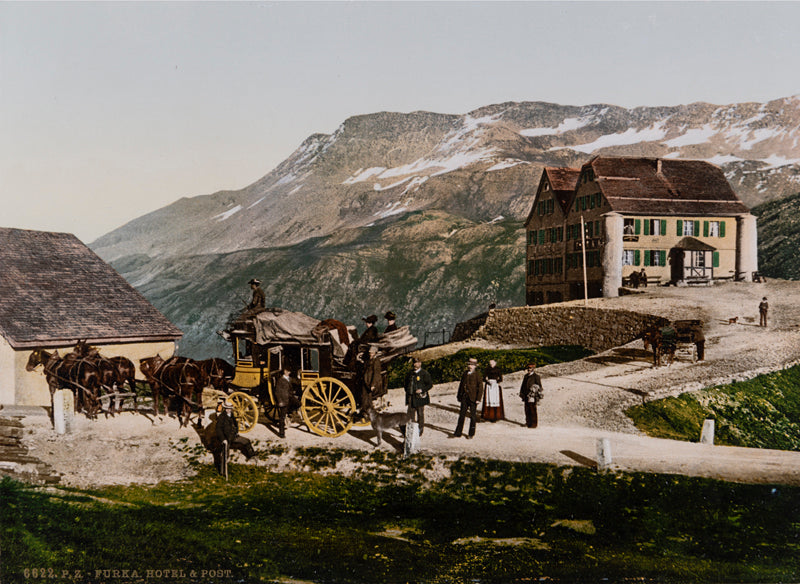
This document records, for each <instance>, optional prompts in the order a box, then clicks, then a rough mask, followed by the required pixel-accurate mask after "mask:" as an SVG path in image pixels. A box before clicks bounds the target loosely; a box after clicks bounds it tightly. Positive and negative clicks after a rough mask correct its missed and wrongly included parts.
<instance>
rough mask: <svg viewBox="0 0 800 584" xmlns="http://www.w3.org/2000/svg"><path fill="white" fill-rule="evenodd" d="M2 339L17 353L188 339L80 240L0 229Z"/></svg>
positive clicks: (68, 235)
mask: <svg viewBox="0 0 800 584" xmlns="http://www.w3.org/2000/svg"><path fill="white" fill-rule="evenodd" d="M0 335H2V336H3V337H4V338H5V339H6V341H7V342H8V343H9V344H10V345H11V346H12V347H13V348H15V349H19V348H32V347H36V346H41V345H45V346H47V345H50V346H53V345H61V344H63V345H68V344H72V343H74V342H76V341H77V340H79V339H85V340H87V341H88V342H90V343H109V342H153V341H175V340H178V339H179V338H180V337H181V336H183V333H182V332H181V331H180V329H178V328H177V327H176V326H175V325H174V324H172V323H171V322H170V321H169V320H167V318H166V317H165V316H164V315H163V314H161V313H160V312H159V311H158V310H156V308H155V307H154V306H153V305H152V304H150V302H148V301H147V299H146V298H145V297H144V296H142V295H141V294H140V293H139V292H137V291H136V289H135V288H134V287H133V286H131V285H130V284H129V283H128V282H127V281H126V280H125V279H124V278H123V277H122V276H120V275H119V274H118V273H117V272H116V271H115V270H114V269H113V268H112V267H111V266H109V265H108V264H107V263H105V262H104V261H103V260H102V259H100V258H99V257H98V256H97V255H96V254H95V253H94V252H93V251H92V250H90V249H89V248H88V247H86V246H85V245H84V244H83V243H81V241H80V240H79V239H78V238H77V237H75V236H74V235H72V234H69V233H51V232H45V231H29V230H24V229H8V228H0Z"/></svg>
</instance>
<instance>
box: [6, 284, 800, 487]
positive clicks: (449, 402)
mask: <svg viewBox="0 0 800 584" xmlns="http://www.w3.org/2000/svg"><path fill="white" fill-rule="evenodd" d="M762 296H767V297H768V298H769V301H770V306H771V311H770V326H768V327H767V328H763V327H759V326H757V323H758V319H757V315H758V311H757V307H758V303H759V301H760V300H761V297H762ZM589 302H590V305H592V306H601V307H602V306H605V307H609V308H612V307H613V308H625V309H628V310H637V311H642V312H647V313H650V314H657V315H662V316H666V317H668V318H671V319H686V318H700V319H702V320H703V321H704V322H705V323H706V339H707V341H706V360H705V361H703V362H698V363H695V364H692V363H688V362H676V363H675V364H673V365H672V366H670V367H659V368H654V367H652V362H651V356H650V354H649V353H647V352H645V351H644V350H643V347H642V345H641V342H640V341H635V342H634V343H631V344H629V345H626V346H624V347H618V348H616V349H613V350H611V351H608V352H606V353H603V354H600V355H595V356H592V357H589V358H587V359H583V360H581V361H577V362H573V363H564V364H558V365H551V366H548V367H543V368H541V369H540V373H541V374H542V377H543V383H544V386H545V397H544V400H543V401H542V403H541V404H540V408H539V416H540V426H539V427H538V428H536V429H528V428H525V426H524V414H523V410H522V403H521V402H520V400H519V398H518V397H517V391H518V388H519V384H520V381H521V378H522V373H521V372H516V373H511V374H508V375H506V376H505V379H504V382H503V384H502V385H503V394H504V402H505V413H506V420H504V421H500V422H497V423H488V422H482V423H480V424H479V426H478V429H477V435H476V437H475V439H473V440H467V439H465V438H452V437H451V434H452V431H453V429H454V427H455V423H456V418H457V415H458V403H457V402H456V399H455V391H456V386H457V384H456V383H446V384H441V385H437V386H436V387H435V388H434V390H433V392H432V402H433V403H432V405H431V406H430V407H428V408H427V409H426V418H427V419H426V422H427V427H426V430H425V433H424V435H423V436H422V451H423V452H426V453H430V454H437V455H444V456H446V457H447V458H448V459H456V458H458V457H464V456H476V457H482V458H497V459H505V460H519V461H531V462H548V463H554V464H558V465H587V466H593V465H595V464H596V462H597V460H598V453H597V448H598V442H599V441H601V440H603V439H605V440H607V443H606V444H607V445H608V451H610V457H611V463H612V468H617V469H620V470H638V471H646V472H660V473H678V474H685V475H691V476H704V477H711V478H720V479H725V480H730V481H739V482H757V483H773V482H774V483H783V484H795V485H797V484H800V452H786V451H774V450H760V449H746V448H733V447H724V446H714V445H708V444H699V443H689V442H679V441H673V440H661V439H654V438H648V437H646V436H644V435H642V434H641V433H640V432H638V431H637V430H636V429H635V428H634V427H633V425H632V423H631V422H630V420H629V419H628V418H626V417H625V415H624V410H625V409H626V408H627V407H629V406H630V405H633V404H636V403H641V401H642V399H643V396H644V398H645V399H656V398H660V397H664V396H667V395H676V394H678V393H681V392H683V391H691V390H695V389H701V388H703V387H708V386H711V385H715V384H720V383H729V382H731V381H733V380H743V379H748V378H751V377H754V376H756V375H758V374H760V373H764V372H768V371H774V370H776V369H782V368H784V367H786V366H789V365H791V364H795V363H797V362H799V361H800V283H798V282H783V281H770V282H767V283H764V284H745V283H729V284H724V285H718V286H714V287H710V288H650V289H648V290H647V291H646V292H645V293H643V294H640V295H635V296H625V297H620V298H615V299H593V300H590V301H589ZM733 317H738V321H737V322H736V323H735V324H729V319H730V318H733ZM460 346H464V345H463V344H461V345H460ZM481 346H492V345H491V343H489V344H488V345H487V343H486V342H482V343H481ZM403 401H404V400H403V396H402V392H401V391H400V390H392V391H390V393H389V396H388V402H389V404H390V407H389V409H390V410H392V411H396V410H400V409H403V408H404V406H403ZM0 414H2V412H0ZM24 423H25V427H26V434H25V439H24V441H25V443H26V444H27V445H28V446H29V447H30V448H31V454H33V455H35V456H37V457H39V458H40V459H42V460H44V461H45V462H47V463H49V464H50V465H52V466H53V467H54V468H55V469H56V470H57V471H59V472H60V473H62V475H63V482H64V483H66V484H71V485H76V486H85V485H99V484H125V483H154V482H158V481H160V480H177V479H180V478H182V477H186V476H189V475H190V474H191V473H192V470H191V467H190V466H189V465H188V463H187V462H186V460H185V456H184V454H182V453H181V451H180V449H179V448H174V447H171V446H170V445H178V446H185V445H187V444H188V445H191V444H194V443H197V442H198V440H197V436H196V434H195V432H194V431H193V430H192V429H191V428H179V427H178V423H177V421H176V420H174V419H170V418H165V419H161V420H156V421H155V423H151V421H150V420H148V419H147V418H145V417H144V416H141V415H134V414H124V415H122V416H118V417H117V418H113V419H107V420H106V419H100V420H97V421H92V422H90V421H88V420H84V419H80V423H79V429H78V431H77V432H76V433H74V434H71V435H68V436H56V435H55V434H54V433H53V431H52V430H51V429H50V427H49V423H48V421H47V418H46V417H45V416H42V415H38V416H28V417H27V418H25V419H24ZM247 436H248V437H249V438H250V439H251V440H253V441H254V442H255V444H256V448H258V447H259V444H261V445H262V446H263V445H264V444H265V443H268V442H277V441H279V439H278V438H277V437H276V435H275V433H274V432H273V431H272V430H271V429H270V428H268V427H266V426H263V425H259V426H257V427H256V428H255V429H253V430H252V431H251V432H250V433H249V434H247ZM698 439H699V436H698ZM280 442H283V443H284V444H285V445H286V446H289V447H298V446H317V447H332V448H352V449H371V448H374V447H375V446H374V444H375V436H374V432H372V431H371V430H370V429H369V428H353V429H352V430H351V431H350V432H349V433H348V434H346V435H344V436H341V437H339V438H334V439H324V438H321V437H319V436H316V435H314V434H311V433H310V432H309V431H308V430H307V429H306V427H305V426H304V425H301V424H291V425H290V427H289V428H288V430H287V437H286V439H285V441H280ZM401 447H402V442H401V438H400V436H399V434H398V433H397V432H393V433H392V436H391V437H390V443H389V444H384V445H383V446H382V448H384V449H389V448H397V449H401ZM206 458H207V460H208V462H209V463H210V462H211V457H210V455H206ZM259 464H261V465H263V466H265V468H269V469H274V470H281V469H284V468H291V467H292V459H291V456H282V457H280V458H266V459H265V460H262V461H261V462H260V463H259ZM340 470H341V469H340ZM434 478H435V477H434Z"/></svg>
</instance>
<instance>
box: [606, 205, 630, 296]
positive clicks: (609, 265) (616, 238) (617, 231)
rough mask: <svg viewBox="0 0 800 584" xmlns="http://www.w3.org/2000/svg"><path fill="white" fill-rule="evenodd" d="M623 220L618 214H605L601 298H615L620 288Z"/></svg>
mask: <svg viewBox="0 0 800 584" xmlns="http://www.w3.org/2000/svg"><path fill="white" fill-rule="evenodd" d="M624 224H625V220H624V217H623V216H622V215H620V214H619V213H613V212H612V213H606V214H605V227H606V239H605V247H604V248H603V296H605V297H606V298H616V297H617V296H619V289H620V287H621V286H622V253H623V251H624V242H623V237H624V231H625V227H624Z"/></svg>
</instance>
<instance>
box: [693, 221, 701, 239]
mask: <svg viewBox="0 0 800 584" xmlns="http://www.w3.org/2000/svg"><path fill="white" fill-rule="evenodd" d="M699 235H700V221H695V222H694V236H695V237H697V236H699Z"/></svg>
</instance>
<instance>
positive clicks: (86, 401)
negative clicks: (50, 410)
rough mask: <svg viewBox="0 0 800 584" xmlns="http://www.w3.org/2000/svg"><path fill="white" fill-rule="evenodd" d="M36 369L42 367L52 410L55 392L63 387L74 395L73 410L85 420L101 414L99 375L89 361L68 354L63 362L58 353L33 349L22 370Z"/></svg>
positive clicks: (73, 354)
mask: <svg viewBox="0 0 800 584" xmlns="http://www.w3.org/2000/svg"><path fill="white" fill-rule="evenodd" d="M39 365H43V366H44V375H45V379H47V385H48V387H49V388H50V404H51V406H52V404H53V395H54V394H55V392H56V390H57V389H59V388H62V387H63V388H65V389H69V390H71V391H72V392H73V393H74V394H75V409H76V410H83V411H85V412H86V416H87V417H89V418H91V419H94V418H96V417H97V412H98V411H99V410H100V399H99V397H100V395H99V394H100V375H99V372H98V370H97V367H96V366H95V365H94V364H93V363H92V362H91V361H89V360H88V359H84V358H82V357H79V356H78V355H76V354H75V353H69V354H67V356H66V357H64V358H62V357H61V356H60V355H59V354H58V351H53V352H52V353H49V352H48V351H45V350H44V349H35V350H33V351H32V352H31V355H30V357H28V363H27V364H26V365H25V370H26V371H33V370H34V369H36V367H37V366H39Z"/></svg>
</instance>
